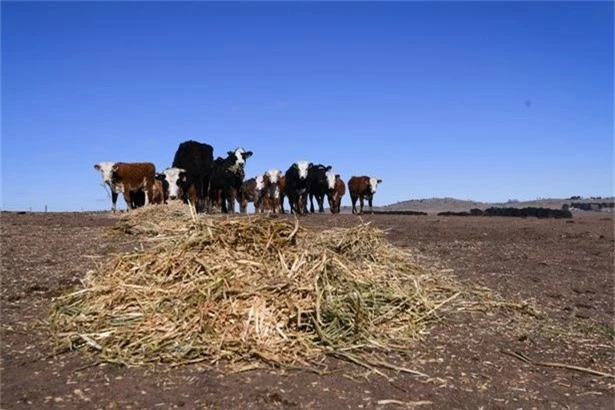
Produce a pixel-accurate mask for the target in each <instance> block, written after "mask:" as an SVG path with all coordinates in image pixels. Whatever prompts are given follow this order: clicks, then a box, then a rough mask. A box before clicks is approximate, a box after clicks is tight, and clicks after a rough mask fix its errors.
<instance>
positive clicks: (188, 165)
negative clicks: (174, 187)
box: [173, 141, 214, 212]
mask: <svg viewBox="0 0 615 410" xmlns="http://www.w3.org/2000/svg"><path fill="white" fill-rule="evenodd" d="M213 163H214V149H213V147H212V146H211V145H209V144H204V143H201V142H197V141H185V142H182V143H181V144H179V148H178V149H177V152H175V158H174V159H173V167H175V168H182V169H184V170H186V177H185V178H184V181H183V182H182V183H183V184H184V185H185V184H186V183H190V184H194V189H195V191H196V203H195V204H194V205H195V207H196V211H197V212H205V211H207V209H208V208H209V204H208V202H207V199H208V195H207V193H208V191H209V183H210V179H211V174H212V170H213ZM178 185H179V183H178ZM183 192H184V195H187V193H188V192H189V186H184V187H183Z"/></svg>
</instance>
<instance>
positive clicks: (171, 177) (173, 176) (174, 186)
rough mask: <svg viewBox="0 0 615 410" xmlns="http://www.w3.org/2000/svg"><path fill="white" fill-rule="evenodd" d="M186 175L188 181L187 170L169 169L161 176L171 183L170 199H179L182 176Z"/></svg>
mask: <svg viewBox="0 0 615 410" xmlns="http://www.w3.org/2000/svg"><path fill="white" fill-rule="evenodd" d="M182 173H184V174H185V178H186V179H187V175H188V174H187V173H186V170H185V169H182V168H167V169H165V170H164V171H162V172H161V173H160V174H159V175H164V177H165V179H166V180H167V182H168V183H169V198H170V199H177V198H178V197H179V184H178V182H179V178H180V175H181V174H182Z"/></svg>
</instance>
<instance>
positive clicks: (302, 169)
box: [297, 161, 310, 179]
mask: <svg viewBox="0 0 615 410" xmlns="http://www.w3.org/2000/svg"><path fill="white" fill-rule="evenodd" d="M309 166H310V163H309V162H307V161H297V169H298V170H299V178H301V179H306V178H307V174H308V168H309Z"/></svg>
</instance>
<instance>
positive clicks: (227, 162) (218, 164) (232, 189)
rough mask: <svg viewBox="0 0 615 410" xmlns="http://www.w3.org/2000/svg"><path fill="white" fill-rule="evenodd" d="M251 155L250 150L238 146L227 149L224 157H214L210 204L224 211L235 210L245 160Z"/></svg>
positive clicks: (243, 175) (232, 211)
mask: <svg viewBox="0 0 615 410" xmlns="http://www.w3.org/2000/svg"><path fill="white" fill-rule="evenodd" d="M251 156H252V151H245V150H244V149H243V148H241V147H240V148H237V149H235V151H229V152H228V156H227V157H226V158H221V157H218V158H216V160H215V161H214V166H213V172H212V174H211V180H210V182H209V196H210V200H211V204H212V206H219V207H220V209H221V210H222V212H224V213H227V212H231V213H234V212H235V200H236V198H237V197H238V193H239V190H240V188H241V184H242V183H243V179H244V177H245V175H246V173H245V164H246V160H247V159H248V158H250V157H251Z"/></svg>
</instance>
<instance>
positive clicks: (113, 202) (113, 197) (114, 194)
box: [111, 188, 117, 212]
mask: <svg viewBox="0 0 615 410" xmlns="http://www.w3.org/2000/svg"><path fill="white" fill-rule="evenodd" d="M116 204H117V192H115V191H114V190H113V188H111V211H113V212H115V211H116V209H117V207H116Z"/></svg>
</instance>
